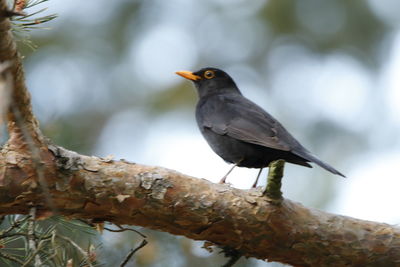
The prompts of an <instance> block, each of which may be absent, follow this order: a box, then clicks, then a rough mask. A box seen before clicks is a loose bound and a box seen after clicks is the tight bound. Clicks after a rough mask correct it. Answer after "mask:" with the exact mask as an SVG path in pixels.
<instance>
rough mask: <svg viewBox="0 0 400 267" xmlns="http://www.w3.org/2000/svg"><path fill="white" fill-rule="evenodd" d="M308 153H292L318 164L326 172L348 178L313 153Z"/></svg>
mask: <svg viewBox="0 0 400 267" xmlns="http://www.w3.org/2000/svg"><path fill="white" fill-rule="evenodd" d="M307 152H308V151H307ZM307 152H303V153H296V152H295V151H293V152H292V153H294V154H296V155H297V156H299V157H302V158H304V159H305V160H308V161H310V162H314V163H316V164H317V165H319V166H320V167H321V168H324V169H325V170H327V171H329V172H331V173H333V174H337V175H340V176H342V177H344V178H346V176H344V174H342V173H341V172H339V171H338V170H336V169H335V168H333V167H332V166H330V165H329V164H327V163H325V162H323V161H322V160H319V159H318V158H317V157H315V156H313V155H312V154H311V153H307Z"/></svg>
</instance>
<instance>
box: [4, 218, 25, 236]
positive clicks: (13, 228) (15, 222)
mask: <svg viewBox="0 0 400 267" xmlns="http://www.w3.org/2000/svg"><path fill="white" fill-rule="evenodd" d="M28 219H29V216H24V217H22V219H20V220H15V221H14V222H13V223H12V224H11V226H10V227H9V228H7V229H6V230H4V231H3V232H2V233H1V236H0V238H3V237H8V236H7V235H8V233H10V232H11V231H13V230H15V228H17V227H19V226H20V225H21V224H22V223H24V222H25V221H26V220H28Z"/></svg>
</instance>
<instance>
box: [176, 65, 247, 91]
mask: <svg viewBox="0 0 400 267" xmlns="http://www.w3.org/2000/svg"><path fill="white" fill-rule="evenodd" d="M176 74H178V75H180V76H182V77H183V78H186V79H188V80H191V81H192V82H193V83H194V84H195V86H196V88H197V91H198V93H199V96H200V97H202V96H206V95H209V94H214V93H225V92H238V93H240V92H239V89H238V88H237V86H236V84H235V82H234V81H233V79H232V78H231V76H229V75H228V74H227V73H226V72H224V71H223V70H220V69H216V68H203V69H201V70H198V71H195V72H191V71H177V72H176Z"/></svg>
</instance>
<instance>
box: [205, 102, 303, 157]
mask: <svg viewBox="0 0 400 267" xmlns="http://www.w3.org/2000/svg"><path fill="white" fill-rule="evenodd" d="M218 97H219V101H215V102H214V105H213V107H210V108H209V109H206V111H205V113H208V114H203V115H204V116H202V118H203V120H202V121H203V127H206V128H209V129H211V130H212V131H213V132H215V133H217V134H220V135H228V136H230V137H232V138H235V139H238V140H241V141H243V142H247V143H252V144H256V145H260V146H265V147H269V148H273V149H278V150H283V151H291V150H292V149H295V148H302V149H305V148H304V147H302V146H301V145H300V143H299V142H298V141H297V140H296V139H295V138H294V137H292V136H291V135H290V134H289V133H288V132H287V130H286V129H285V128H283V126H282V125H281V124H280V123H279V122H278V121H277V120H275V119H274V118H273V117H272V116H271V115H269V114H268V113H267V112H265V111H264V110H263V109H262V108H261V107H259V106H258V105H256V104H255V103H253V102H251V101H250V100H248V99H246V98H243V97H240V98H237V97H230V96H218Z"/></svg>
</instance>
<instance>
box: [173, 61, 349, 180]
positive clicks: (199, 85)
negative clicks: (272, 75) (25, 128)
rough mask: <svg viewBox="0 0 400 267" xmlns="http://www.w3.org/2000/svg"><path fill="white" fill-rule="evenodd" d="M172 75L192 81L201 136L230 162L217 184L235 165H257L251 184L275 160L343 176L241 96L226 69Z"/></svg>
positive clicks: (248, 166) (254, 166)
mask: <svg viewBox="0 0 400 267" xmlns="http://www.w3.org/2000/svg"><path fill="white" fill-rule="evenodd" d="M176 74H178V75H180V76H182V77H184V78H186V79H189V80H191V81H193V83H194V85H195V87H196V89H197V93H198V95H199V101H198V103H197V107H196V120H197V124H198V126H199V128H200V131H201V133H202V134H203V136H204V138H205V139H206V140H207V142H208V144H209V145H210V146H211V148H212V149H213V150H214V152H215V153H217V154H218V155H219V156H220V157H221V158H223V159H224V160H225V161H226V162H228V163H233V164H234V166H233V167H232V168H231V169H230V170H229V172H228V173H227V174H226V175H225V176H224V177H223V178H222V179H221V181H220V182H221V183H224V182H225V179H226V177H227V176H228V174H229V173H230V172H231V171H232V170H233V168H234V167H236V166H239V167H247V168H259V169H260V172H259V173H258V176H257V179H256V181H255V183H254V185H253V187H255V186H256V185H257V181H258V178H259V176H260V173H261V171H262V169H263V168H264V167H267V166H268V165H269V164H270V163H271V162H272V161H275V160H278V159H283V160H285V161H286V162H290V163H293V164H297V165H302V166H305V167H309V168H311V167H312V166H311V165H310V164H309V162H314V163H316V164H317V165H319V166H320V167H322V168H324V169H325V170H327V171H329V172H331V173H334V174H337V175H340V176H343V177H345V176H344V175H343V174H342V173H340V172H339V171H337V170H336V169H334V168H333V167H331V166H330V165H328V164H327V163H325V162H322V161H321V160H319V159H318V158H316V157H315V156H314V155H312V154H311V153H310V152H309V151H308V150H307V149H306V148H304V147H303V146H302V145H301V144H300V143H299V142H298V141H297V140H296V139H295V138H294V137H293V136H292V135H291V134H290V133H289V132H288V131H287V130H286V129H285V128H284V127H283V126H282V125H281V124H280V123H279V122H278V121H277V120H276V119H275V118H273V117H272V116H271V115H270V114H268V113H267V112H266V111H265V110H263V109H262V108H261V107H259V106H258V105H257V104H255V103H253V102H252V101H250V100H249V99H247V98H245V97H244V96H243V95H242V93H241V92H240V91H239V88H238V87H237V86H236V84H235V82H234V81H233V79H232V78H231V77H230V76H229V75H228V74H227V73H226V72H224V71H222V70H220V69H216V68H203V69H201V70H199V71H196V72H190V71H178V72H176Z"/></svg>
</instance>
